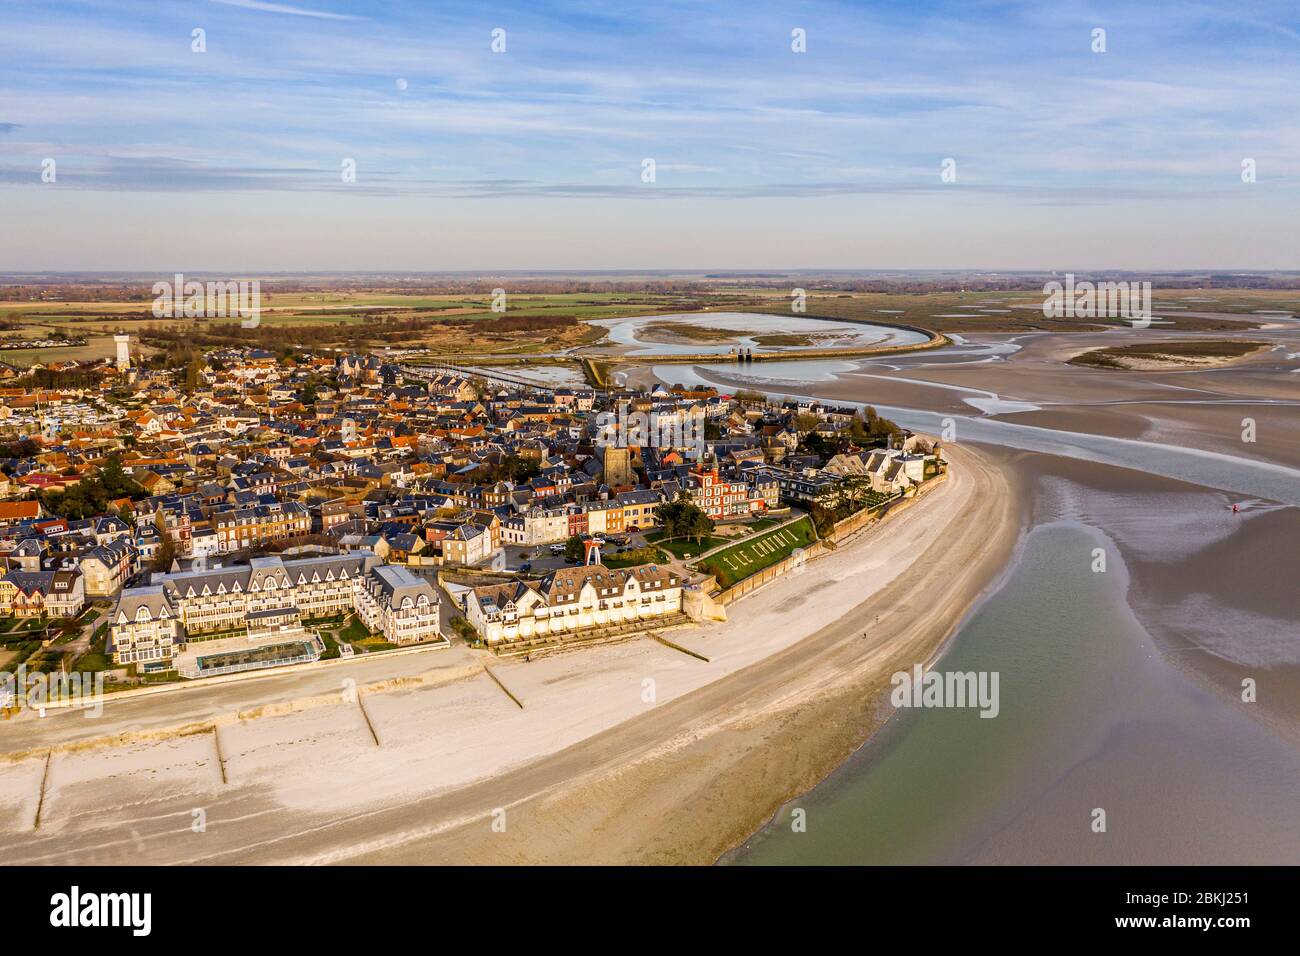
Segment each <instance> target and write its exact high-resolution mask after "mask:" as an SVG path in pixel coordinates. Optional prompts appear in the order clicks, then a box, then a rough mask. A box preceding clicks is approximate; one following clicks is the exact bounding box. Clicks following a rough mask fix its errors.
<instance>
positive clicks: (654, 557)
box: [600, 548, 668, 568]
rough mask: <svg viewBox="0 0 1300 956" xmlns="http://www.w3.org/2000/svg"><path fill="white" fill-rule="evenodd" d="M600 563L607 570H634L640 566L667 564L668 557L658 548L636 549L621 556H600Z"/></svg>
mask: <svg viewBox="0 0 1300 956" xmlns="http://www.w3.org/2000/svg"><path fill="white" fill-rule="evenodd" d="M600 563H601V564H603V565H605V567H607V568H634V567H636V566H638V565H641V564H667V563H668V556H667V555H666V554H664V553H663V552H662V551H660V550H659V549H658V548H637V549H635V550H633V551H624V552H623V553H622V554H602V555H601V556H600Z"/></svg>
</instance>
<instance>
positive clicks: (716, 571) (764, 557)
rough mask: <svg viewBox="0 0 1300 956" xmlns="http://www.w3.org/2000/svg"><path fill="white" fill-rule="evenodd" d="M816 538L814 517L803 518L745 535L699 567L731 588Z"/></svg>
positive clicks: (723, 585) (722, 584)
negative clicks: (745, 536) (769, 529)
mask: <svg viewBox="0 0 1300 956" xmlns="http://www.w3.org/2000/svg"><path fill="white" fill-rule="evenodd" d="M815 540H817V533H816V532H815V531H814V530H813V524H812V519H811V518H806V517H805V518H800V519H799V520H798V521H796V522H794V523H793V524H788V525H786V526H785V527H784V528H777V529H775V530H772V531H766V532H763V533H761V534H756V535H754V536H752V537H749V538H745V539H744V540H742V541H739V542H737V543H736V544H734V545H732V546H731V547H730V548H727V549H725V550H723V551H719V552H718V553H717V554H714V555H711V556H710V557H709V559H708V560H707V561H705V562H704V563H703V564H702V565H700V570H702V571H706V572H708V573H709V574H712V575H714V576H715V577H716V578H717V579H718V584H720V585H721V586H722V587H724V588H728V587H731V585H733V584H735V583H736V582H737V581H743V580H744V579H745V578H747V577H749V576H750V575H751V574H754V573H755V572H757V571H761V570H763V569H764V568H766V567H769V566H771V565H773V564H776V563H777V562H778V561H781V560H784V559H785V558H787V557H789V556H790V553H791V552H792V551H794V550H795V549H796V548H802V547H805V546H807V545H809V544H812V542H813V541H815Z"/></svg>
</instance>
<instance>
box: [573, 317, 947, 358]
mask: <svg viewBox="0 0 1300 956" xmlns="http://www.w3.org/2000/svg"><path fill="white" fill-rule="evenodd" d="M664 322H671V323H674V324H677V325H691V326H696V327H698V328H709V329H727V330H731V331H735V332H738V333H750V332H753V333H757V334H758V335H765V334H774V333H796V334H801V335H812V336H816V337H817V338H816V340H815V341H814V342H813V343H812V344H810V345H782V346H775V345H772V346H764V345H761V344H759V343H758V342H757V341H755V339H754V336H752V335H747V334H746V335H738V336H737V337H736V338H735V339H734V340H733V341H729V342H686V343H669V342H655V341H652V340H650V339H648V338H646V337H645V333H646V332H647V328H646V327H647V326H649V325H652V324H655V325H657V324H660V323H664ZM590 324H591V325H598V326H602V327H603V328H606V329H608V330H609V340H610V341H611V342H613V343H615V344H618V345H629V346H635V348H633V349H632V350H631V351H629V352H628V355H630V356H637V355H653V354H659V355H726V354H727V353H728V352H730V351H732V350H733V349H735V348H737V347H739V348H748V349H752V350H753V351H755V352H799V351H804V350H807V349H819V348H831V347H834V348H866V347H868V346H877V345H882V346H883V345H918V344H920V343H922V342H926V341H928V340H929V336H927V335H925V334H924V333H921V332H913V331H911V330H909V329H899V328H893V327H891V326H887V325H871V324H868V323H865V322H835V321H831V320H827V319H809V318H802V317H800V316H797V315H789V316H784V315H760V314H756V313H748V312H683V313H680V314H676V315H647V316H636V317H633V318H626V319H595V320H592V321H591V323H590Z"/></svg>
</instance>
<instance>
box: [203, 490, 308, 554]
mask: <svg viewBox="0 0 1300 956" xmlns="http://www.w3.org/2000/svg"><path fill="white" fill-rule="evenodd" d="M212 526H213V528H214V529H215V530H216V532H217V547H218V550H220V551H221V552H223V553H224V552H229V551H238V550H240V549H241V548H251V547H257V546H258V545H261V544H266V543H269V542H271V541H277V540H280V539H283V538H296V537H301V536H302V535H306V534H310V533H311V513H310V512H309V511H308V509H307V506H306V505H304V504H301V503H300V502H296V501H290V502H277V503H276V504H268V505H256V506H254V507H252V508H238V509H234V510H231V511H219V512H216V513H214V514H213V515H212Z"/></svg>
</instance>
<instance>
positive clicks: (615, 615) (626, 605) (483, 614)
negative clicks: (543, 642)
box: [465, 564, 682, 644]
mask: <svg viewBox="0 0 1300 956" xmlns="http://www.w3.org/2000/svg"><path fill="white" fill-rule="evenodd" d="M681 609H682V581H681V578H680V577H679V576H678V574H677V572H676V571H673V570H670V569H668V568H661V567H658V566H656V565H642V566H640V567H635V568H626V569H613V568H607V567H605V566H604V565H603V564H592V565H585V566H583V567H577V568H562V569H560V570H558V571H554V572H552V573H551V574H548V575H547V576H546V577H544V578H542V579H540V580H535V581H525V580H522V579H516V580H514V581H508V582H506V583H504V584H492V585H487V586H484V587H478V588H473V589H471V590H470V591H468V592H467V593H466V595H465V617H466V619H467V620H468V621H469V623H470V624H471V625H473V627H474V630H476V631H477V632H478V633H479V635H480V636H482V638H483V639H484V640H485V641H486V642H487V643H488V644H496V643H499V642H501V641H509V640H515V639H519V638H531V637H537V636H542V635H547V634H558V633H564V632H573V631H580V630H585V629H588V628H596V627H601V626H606V625H615V624H623V623H626V622H629V621H639V620H653V619H654V618H661V617H666V616H668V615H671V614H676V613H678V612H680V611H681Z"/></svg>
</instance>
